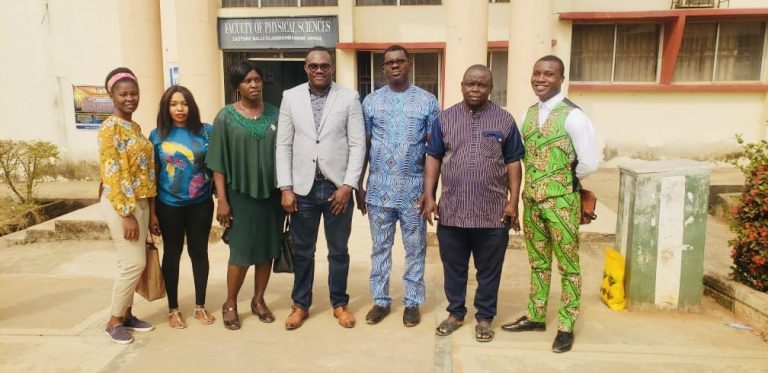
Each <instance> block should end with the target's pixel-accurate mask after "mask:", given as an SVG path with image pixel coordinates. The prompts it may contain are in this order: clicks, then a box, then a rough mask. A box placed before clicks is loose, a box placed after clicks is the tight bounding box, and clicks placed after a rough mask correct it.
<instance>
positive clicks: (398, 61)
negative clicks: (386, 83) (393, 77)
mask: <svg viewBox="0 0 768 373" xmlns="http://www.w3.org/2000/svg"><path fill="white" fill-rule="evenodd" d="M406 62H408V60H406V59H405V58H398V59H394V60H386V61H384V64H383V65H384V66H386V67H392V66H395V64H398V65H402V64H405V63H406Z"/></svg>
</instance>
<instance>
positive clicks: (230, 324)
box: [221, 303, 240, 330]
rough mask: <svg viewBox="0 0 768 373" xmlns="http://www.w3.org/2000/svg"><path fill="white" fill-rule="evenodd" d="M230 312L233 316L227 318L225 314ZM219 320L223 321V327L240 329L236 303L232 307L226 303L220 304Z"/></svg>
mask: <svg viewBox="0 0 768 373" xmlns="http://www.w3.org/2000/svg"><path fill="white" fill-rule="evenodd" d="M232 313H234V314H235V317H234V318H228V317H227V315H228V314H230V315H231V314H232ZM221 321H223V322H224V327H225V328H227V329H229V330H237V329H240V315H238V314H237V303H235V305H234V306H232V307H227V304H226V303H224V304H222V305H221Z"/></svg>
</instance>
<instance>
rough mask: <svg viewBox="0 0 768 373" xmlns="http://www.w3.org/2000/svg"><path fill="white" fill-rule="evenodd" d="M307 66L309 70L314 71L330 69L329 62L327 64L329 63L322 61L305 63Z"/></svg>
mask: <svg viewBox="0 0 768 373" xmlns="http://www.w3.org/2000/svg"><path fill="white" fill-rule="evenodd" d="M307 68H308V69H309V71H311V72H315V71H317V70H321V71H329V70H330V69H331V64H329V63H323V64H316V63H310V64H308V65H307Z"/></svg>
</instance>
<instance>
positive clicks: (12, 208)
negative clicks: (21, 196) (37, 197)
mask: <svg viewBox="0 0 768 373" xmlns="http://www.w3.org/2000/svg"><path fill="white" fill-rule="evenodd" d="M0 206H3V208H2V209H0V236H2V235H6V234H8V233H13V232H16V231H18V230H21V229H24V228H26V227H29V226H31V225H35V224H37V223H38V222H39V221H40V220H41V219H42V216H41V215H42V214H41V212H40V209H39V207H40V205H38V204H36V203H20V202H18V201H17V200H15V199H14V198H11V197H0Z"/></svg>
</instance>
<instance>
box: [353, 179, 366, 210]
mask: <svg viewBox="0 0 768 373" xmlns="http://www.w3.org/2000/svg"><path fill="white" fill-rule="evenodd" d="M355 202H356V203H357V209H358V210H360V212H361V213H362V214H363V216H365V214H367V213H368V206H366V205H365V189H364V188H363V186H362V185H358V186H357V190H355Z"/></svg>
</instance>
